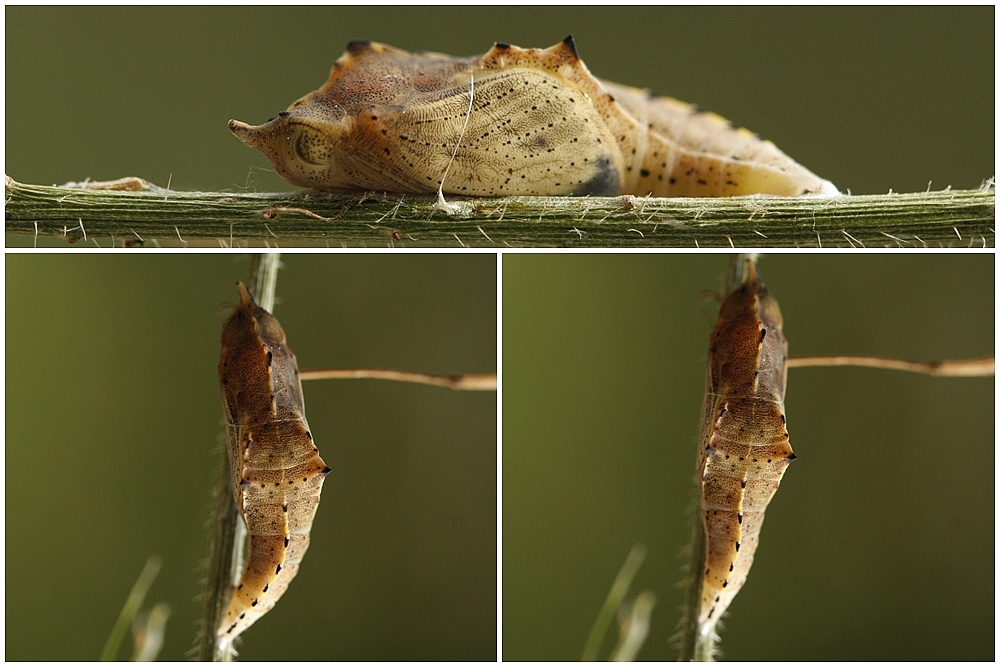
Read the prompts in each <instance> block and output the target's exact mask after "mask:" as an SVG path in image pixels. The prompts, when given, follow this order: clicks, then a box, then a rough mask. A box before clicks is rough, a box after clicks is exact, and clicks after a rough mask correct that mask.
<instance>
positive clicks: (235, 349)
mask: <svg viewBox="0 0 1000 667" xmlns="http://www.w3.org/2000/svg"><path fill="white" fill-rule="evenodd" d="M237 289H238V290H239V293H240V303H239V305H238V306H237V307H236V311H235V312H234V313H233V314H232V315H231V316H230V317H229V319H228V320H227V321H226V324H225V327H224V329H223V334H222V357H221V359H220V361H219V382H220V384H221V386H222V399H223V406H224V410H225V415H226V422H227V431H228V433H227V436H228V448H229V467H230V473H231V476H232V483H233V497H234V498H235V500H236V506H237V508H238V509H239V512H240V515H241V516H242V517H243V520H244V521H245V522H246V526H247V533H248V549H247V560H246V567H245V569H244V570H243V575H242V577H241V578H240V582H239V584H238V585H237V586H236V587H235V588H234V589H233V593H232V598H231V600H230V603H229V606H228V608H227V610H226V613H225V615H224V616H223V617H222V619H221V620H220V622H219V625H218V627H217V629H216V631H217V633H218V635H219V637H220V639H221V640H223V641H231V640H232V639H233V638H235V637H236V636H237V635H239V634H240V633H241V632H243V631H244V630H246V629H247V628H248V627H249V626H250V625H251V624H253V623H254V621H256V620H257V619H258V618H260V617H261V616H263V615H264V614H265V613H267V612H268V611H269V610H270V609H271V608H272V607H273V606H274V604H275V603H276V602H277V601H278V598H280V597H281V596H282V595H283V594H284V592H285V590H286V589H287V588H288V584H289V582H290V581H291V580H292V579H293V578H294V577H295V575H296V573H297V572H298V568H299V563H300V562H301V560H302V556H303V554H304V553H305V551H306V549H307V548H308V547H309V530H310V529H311V528H312V522H313V516H314V515H315V514H316V508H317V506H318V505H319V497H320V492H321V491H322V490H323V480H324V479H325V477H326V475H327V473H329V472H330V469H329V468H328V467H327V466H326V464H325V463H324V462H323V459H322V458H320V456H319V450H318V449H317V448H316V445H315V443H314V442H313V438H312V434H311V433H310V431H309V425H308V423H307V422H306V418H305V405H304V403H303V400H302V386H301V384H300V382H299V371H298V366H297V364H296V361H295V355H294V354H293V353H292V351H291V350H289V349H288V345H287V343H286V340H285V332H284V331H283V330H282V328H281V325H280V324H278V321H277V320H276V319H275V318H274V316H272V315H271V314H270V313H268V312H267V311H266V310H264V309H262V308H260V307H259V306H258V305H257V304H256V303H255V302H254V300H253V297H252V296H251V295H250V293H249V292H248V291H247V289H246V288H245V287H244V286H243V284H242V283H237Z"/></svg>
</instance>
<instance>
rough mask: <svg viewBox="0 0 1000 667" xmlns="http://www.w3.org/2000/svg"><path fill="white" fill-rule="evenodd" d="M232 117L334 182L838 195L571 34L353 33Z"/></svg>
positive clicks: (501, 189) (284, 163) (422, 187)
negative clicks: (427, 40)
mask: <svg viewBox="0 0 1000 667" xmlns="http://www.w3.org/2000/svg"><path fill="white" fill-rule="evenodd" d="M473 84H474V85H473ZM470 93H472V98H473V99H472V102H471V108H470V100H469V97H470ZM229 128H230V129H231V130H232V131H233V133H234V134H236V136H237V137H239V138H240V139H241V140H242V141H243V142H244V143H246V144H247V145H248V146H251V147H252V148H256V149H257V150H259V151H261V152H263V153H264V154H265V155H266V156H267V157H268V159H269V160H270V161H271V163H272V164H273V165H274V167H275V169H276V170H277V171H278V173H279V174H281V175H282V176H283V177H284V178H285V179H287V180H288V181H290V182H292V183H294V184H295V185H301V186H304V187H311V188H317V189H320V190H330V191H335V192H347V191H358V190H379V191H390V192H404V193H406V192H408V193H428V194H429V193H434V192H436V191H437V190H438V188H439V187H441V189H442V191H443V192H444V193H446V194H454V195H470V196H480V197H487V196H500V195H606V196H610V195H617V194H632V195H637V196H645V195H648V194H652V195H654V196H664V197H725V196H734V195H749V194H773V195H801V194H823V195H833V194H837V189H836V187H834V185H833V184H832V183H830V182H829V181H826V180H823V179H821V178H819V177H818V176H816V175H815V174H813V173H812V172H810V171H809V170H808V169H806V168H805V167H803V166H801V165H799V164H798V163H796V162H795V161H794V160H792V159H791V158H789V157H788V156H787V155H785V154H784V153H782V152H781V151H780V150H778V148H777V147H776V146H775V145H774V144H772V143H771V142H769V141H764V140H762V139H760V138H759V137H757V136H756V135H754V134H753V133H751V132H749V131H747V130H744V129H739V128H736V127H735V126H733V125H732V124H730V123H728V122H727V121H726V120H724V119H723V118H721V117H720V116H717V115H715V114H712V113H701V112H698V111H697V109H696V108H695V107H693V106H691V105H688V104H684V103H682V102H678V101H677V100H673V99H670V98H666V97H651V96H650V95H649V93H648V92H647V91H643V90H639V89H636V88H629V87H627V86H620V85H617V84H613V83H609V82H605V81H601V80H599V79H597V78H595V77H594V76H593V75H592V74H591V73H590V71H589V70H588V69H587V66H586V65H584V63H583V61H582V60H580V58H579V56H578V55H577V51H576V45H575V44H574V42H573V39H572V37H567V38H566V39H565V40H563V41H562V42H560V43H559V44H556V45H555V46H553V47H551V48H548V49H522V48H519V47H516V46H511V45H509V44H500V43H498V44H495V45H494V46H493V48H492V49H490V50H489V51H488V52H487V53H486V54H485V55H483V56H481V57H472V58H454V57H451V56H446V55H442V54H436V53H408V52H406V51H402V50H400V49H395V48H393V47H391V46H386V45H384V44H377V43H372V42H351V43H350V44H349V45H348V47H347V52H346V53H345V54H344V55H343V56H342V57H341V58H340V59H339V60H338V61H337V62H336V63H335V64H334V66H333V70H332V71H331V73H330V78H329V80H328V81H327V82H326V84H325V85H324V86H323V87H322V88H320V89H319V90H317V91H315V92H313V93H310V94H308V95H306V96H305V97H303V98H301V99H300V100H298V101H296V102H294V103H293V104H292V105H291V106H290V107H289V108H288V110H287V111H282V112H281V113H279V115H278V117H277V118H275V119H272V120H271V121H268V122H267V123H265V124H263V125H259V126H251V125H247V124H246V123H242V122H240V121H236V120H231V121H230V122H229ZM442 181H443V183H442Z"/></svg>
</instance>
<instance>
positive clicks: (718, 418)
mask: <svg viewBox="0 0 1000 667" xmlns="http://www.w3.org/2000/svg"><path fill="white" fill-rule="evenodd" d="M781 325H782V319H781V311H780V310H779V308H778V303H777V301H775V300H774V298H773V297H772V296H771V295H770V293H769V292H768V291H767V289H766V288H764V286H763V285H762V284H761V283H760V281H759V280H758V278H757V274H756V269H755V267H754V265H753V263H752V262H749V263H748V276H747V278H746V280H745V281H744V282H743V284H742V285H740V286H739V287H738V288H736V289H735V290H733V291H732V292H731V293H730V294H729V295H728V296H727V297H726V299H725V301H724V302H723V304H722V308H721V309H720V311H719V318H718V321H717V323H716V325H715V329H714V330H713V331H712V336H711V343H710V347H709V367H708V378H707V382H706V387H707V389H706V394H705V404H704V410H703V424H702V438H701V445H702V447H701V455H700V458H699V464H698V481H699V484H700V487H701V521H702V525H703V527H704V529H705V536H706V540H705V542H706V546H705V555H706V558H705V568H704V571H703V572H702V573H700V576H702V577H703V579H702V599H701V605H700V609H699V615H698V620H699V625H700V627H701V628H702V631H703V632H707V631H709V630H710V629H711V628H713V627H714V625H715V623H716V622H717V621H718V620H719V617H720V616H721V615H722V613H723V612H724V611H725V610H726V608H727V607H728V606H729V604H730V602H732V600H733V598H734V597H735V596H736V594H737V593H738V592H739V590H740V588H741V587H742V586H743V584H744V583H745V582H746V578H747V574H748V573H749V571H750V566H751V565H752V564H753V558H754V552H755V551H756V550H757V543H758V539H759V536H760V531H761V526H762V525H763V523H764V511H765V510H766V509H767V505H768V503H769V502H770V501H771V498H772V496H773V495H774V493H775V491H776V490H777V488H778V484H779V483H780V482H781V477H782V475H784V472H785V468H786V467H787V466H788V464H789V463H791V461H793V460H794V459H795V454H793V453H792V448H791V445H789V443H788V431H787V430H786V428H785V408H784V399H785V378H786V360H787V356H788V342H787V341H786V340H785V337H784V336H783V334H782V332H781Z"/></svg>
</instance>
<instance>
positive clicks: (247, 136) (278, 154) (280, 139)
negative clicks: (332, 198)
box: [229, 109, 351, 188]
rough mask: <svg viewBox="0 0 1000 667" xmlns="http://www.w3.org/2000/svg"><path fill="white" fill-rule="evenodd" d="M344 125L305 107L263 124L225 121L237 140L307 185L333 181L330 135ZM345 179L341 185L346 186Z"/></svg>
mask: <svg viewBox="0 0 1000 667" xmlns="http://www.w3.org/2000/svg"><path fill="white" fill-rule="evenodd" d="M345 126H346V119H345V120H344V122H343V123H339V122H331V121H330V120H329V119H328V118H327V119H320V118H316V117H315V114H312V113H310V111H309V110H308V109H302V110H299V109H293V110H291V111H282V112H280V113H279V114H278V117H277V118H273V119H271V120H269V121H268V122H266V123H264V124H263V125H248V124H246V123H242V122H240V121H238V120H231V121H229V129H230V130H232V132H233V134H235V135H236V136H237V137H238V138H239V139H240V141H242V142H243V143H245V144H246V145H247V146H249V147H250V148H255V149H257V150H259V151H260V152H261V153H263V154H264V155H266V156H267V159H268V160H270V161H271V164H273V165H274V168H275V169H276V170H277V172H278V173H279V174H281V176H282V177H284V178H285V179H286V180H288V181H290V182H292V183H294V184H295V185H301V186H303V187H307V188H320V187H327V188H329V187H330V186H331V184H333V183H336V182H337V180H338V178H337V165H336V160H335V148H334V139H333V138H334V137H339V136H341V134H342V133H343V131H344V127H345ZM350 185H351V184H350V183H349V182H345V183H344V187H349V186H350Z"/></svg>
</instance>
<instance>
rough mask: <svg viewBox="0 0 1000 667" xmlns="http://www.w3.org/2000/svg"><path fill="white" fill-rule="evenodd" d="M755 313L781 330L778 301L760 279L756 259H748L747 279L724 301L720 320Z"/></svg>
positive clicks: (733, 318)
mask: <svg viewBox="0 0 1000 667" xmlns="http://www.w3.org/2000/svg"><path fill="white" fill-rule="evenodd" d="M754 314H756V316H757V317H759V318H760V319H761V321H762V322H764V323H766V324H769V325H771V326H773V327H775V328H776V329H778V330H779V331H780V330H781V325H782V317H781V309H780V308H779V307H778V301H777V300H776V299H775V298H774V297H773V296H771V293H770V292H769V291H768V290H767V288H766V287H764V283H762V282H761V281H760V278H759V277H758V275H757V265H756V264H755V263H754V261H753V260H747V273H746V279H745V280H744V281H743V283H742V284H741V285H740V286H739V287H737V288H736V289H734V290H733V291H732V292H730V293H729V294H728V295H727V296H726V299H725V301H723V302H722V308H721V309H720V310H719V320H720V321H721V320H737V319H740V318H743V317H748V316H752V315H754Z"/></svg>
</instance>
